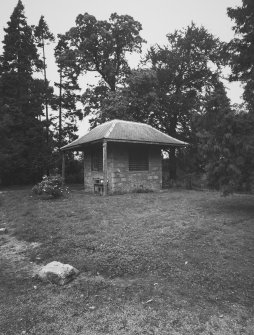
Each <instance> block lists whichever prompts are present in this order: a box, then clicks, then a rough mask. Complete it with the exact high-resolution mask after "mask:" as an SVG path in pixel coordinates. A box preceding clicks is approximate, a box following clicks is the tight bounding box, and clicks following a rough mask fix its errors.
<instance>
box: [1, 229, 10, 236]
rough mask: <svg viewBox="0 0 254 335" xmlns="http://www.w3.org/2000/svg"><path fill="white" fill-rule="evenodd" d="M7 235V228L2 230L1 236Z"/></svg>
mask: <svg viewBox="0 0 254 335" xmlns="http://www.w3.org/2000/svg"><path fill="white" fill-rule="evenodd" d="M7 233H8V230H7V228H0V235H4V234H7Z"/></svg>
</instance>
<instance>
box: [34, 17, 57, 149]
mask: <svg viewBox="0 0 254 335" xmlns="http://www.w3.org/2000/svg"><path fill="white" fill-rule="evenodd" d="M33 29H34V36H35V39H36V43H37V46H38V48H41V49H42V59H43V75H44V90H43V91H44V104H45V109H46V113H45V114H46V140H47V146H49V126H50V121H49V112H48V100H49V98H50V96H51V95H52V89H51V90H50V89H49V83H48V80H47V65H46V53H45V44H47V43H49V42H54V40H55V38H54V35H53V34H52V33H51V32H50V30H49V27H48V25H47V23H46V21H45V19H44V16H43V15H42V16H41V17H40V20H39V23H38V25H37V26H36V27H33Z"/></svg>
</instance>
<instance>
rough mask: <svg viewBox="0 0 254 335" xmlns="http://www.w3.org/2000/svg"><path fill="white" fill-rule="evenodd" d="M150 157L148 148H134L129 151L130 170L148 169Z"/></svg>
mask: <svg viewBox="0 0 254 335" xmlns="http://www.w3.org/2000/svg"><path fill="white" fill-rule="evenodd" d="M148 170H149V158H148V150H147V149H146V148H133V149H131V150H130V151H129V171H148Z"/></svg>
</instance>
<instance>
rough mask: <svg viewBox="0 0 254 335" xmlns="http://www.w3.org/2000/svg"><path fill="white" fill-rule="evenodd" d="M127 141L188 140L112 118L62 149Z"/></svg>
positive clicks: (179, 143)
mask: <svg viewBox="0 0 254 335" xmlns="http://www.w3.org/2000/svg"><path fill="white" fill-rule="evenodd" d="M103 140H107V141H108V142H125V143H140V144H155V145H161V146H185V145H188V144H187V143H186V142H183V141H179V140H177V139H176V138H173V137H171V136H169V135H167V134H164V133H163V132H161V131H159V130H157V129H155V128H153V127H152V126H150V125H148V124H146V123H139V122H132V121H124V120H111V121H108V122H105V123H103V124H101V125H99V126H97V127H95V128H94V129H92V130H91V131H89V132H88V133H87V134H85V135H83V136H82V137H80V138H78V139H77V140H75V141H73V142H71V143H69V144H67V145H65V146H64V147H62V148H61V150H71V149H74V150H75V149H76V150H78V149H81V148H82V147H84V146H85V145H88V144H92V143H96V142H102V141H103Z"/></svg>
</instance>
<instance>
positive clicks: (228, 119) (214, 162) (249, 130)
mask: <svg viewBox="0 0 254 335" xmlns="http://www.w3.org/2000/svg"><path fill="white" fill-rule="evenodd" d="M198 128H199V133H198V138H199V152H200V156H201V157H202V162H203V164H204V169H205V171H206V173H207V181H208V184H209V186H210V187H212V188H216V189H220V190H222V191H223V193H224V194H225V195H226V194H229V193H232V192H234V191H250V190H251V187H252V185H253V181H254V169H253V166H254V158H253V157H254V145H253V143H254V135H253V129H254V117H252V118H249V117H248V115H247V114H246V113H245V112H243V111H237V110H233V109H232V108H231V106H230V102H229V99H228V98H227V97H226V93H225V89H224V86H223V84H222V83H220V82H219V83H218V84H217V86H216V89H215V90H214V92H213V94H211V95H210V96H209V99H208V101H207V103H206V113H205V114H204V115H202V116H200V118H199V124H198Z"/></svg>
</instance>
